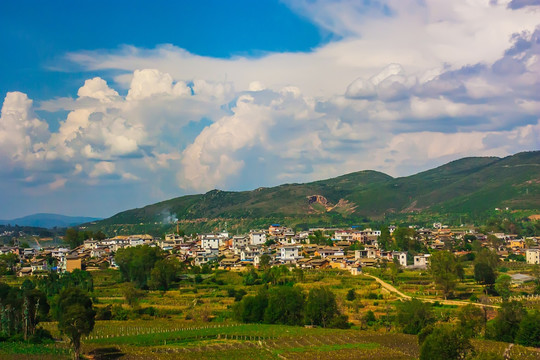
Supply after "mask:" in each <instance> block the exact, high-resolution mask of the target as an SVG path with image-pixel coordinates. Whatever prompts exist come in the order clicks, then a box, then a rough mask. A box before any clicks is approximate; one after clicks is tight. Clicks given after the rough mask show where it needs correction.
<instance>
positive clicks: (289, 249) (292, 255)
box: [279, 246, 302, 261]
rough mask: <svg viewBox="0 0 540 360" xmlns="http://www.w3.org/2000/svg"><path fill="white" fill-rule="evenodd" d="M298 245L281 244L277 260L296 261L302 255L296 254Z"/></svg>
mask: <svg viewBox="0 0 540 360" xmlns="http://www.w3.org/2000/svg"><path fill="white" fill-rule="evenodd" d="M299 248H300V247H299V246H283V247H281V248H280V249H279V260H281V261H296V260H298V259H299V258H301V257H302V256H301V255H299V254H298V251H299Z"/></svg>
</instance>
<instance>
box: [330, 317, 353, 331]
mask: <svg viewBox="0 0 540 360" xmlns="http://www.w3.org/2000/svg"><path fill="white" fill-rule="evenodd" d="M348 320H349V318H348V317H347V315H336V316H334V317H333V318H332V320H330V323H329V324H328V327H329V328H333V329H350V328H351V325H352V324H351V323H350V322H349V321H348Z"/></svg>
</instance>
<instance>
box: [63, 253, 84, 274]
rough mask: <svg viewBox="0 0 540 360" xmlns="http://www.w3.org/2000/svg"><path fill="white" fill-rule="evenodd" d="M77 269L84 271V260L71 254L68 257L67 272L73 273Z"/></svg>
mask: <svg viewBox="0 0 540 360" xmlns="http://www.w3.org/2000/svg"><path fill="white" fill-rule="evenodd" d="M75 269H79V270H81V269H82V260H81V258H80V257H79V255H77V254H70V255H68V256H66V268H65V270H66V271H69V272H71V271H73V270H75Z"/></svg>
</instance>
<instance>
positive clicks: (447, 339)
mask: <svg viewBox="0 0 540 360" xmlns="http://www.w3.org/2000/svg"><path fill="white" fill-rule="evenodd" d="M471 353H473V346H472V344H471V342H470V340H469V338H468V337H467V336H465V334H463V332H461V331H460V329H456V328H455V327H453V326H450V325H440V326H437V327H435V328H434V329H433V331H432V333H431V334H429V335H428V336H427V337H426V338H425V340H424V342H423V344H422V346H421V348H420V360H432V359H438V360H465V359H466V358H467V357H468V355H469V354H471Z"/></svg>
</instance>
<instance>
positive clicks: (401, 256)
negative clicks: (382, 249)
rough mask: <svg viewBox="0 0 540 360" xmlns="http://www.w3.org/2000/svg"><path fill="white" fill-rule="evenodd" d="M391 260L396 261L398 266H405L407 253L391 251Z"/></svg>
mask: <svg viewBox="0 0 540 360" xmlns="http://www.w3.org/2000/svg"><path fill="white" fill-rule="evenodd" d="M392 259H397V261H398V262H399V265H401V266H403V267H405V266H407V252H406V251H393V252H392Z"/></svg>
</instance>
